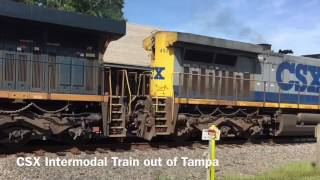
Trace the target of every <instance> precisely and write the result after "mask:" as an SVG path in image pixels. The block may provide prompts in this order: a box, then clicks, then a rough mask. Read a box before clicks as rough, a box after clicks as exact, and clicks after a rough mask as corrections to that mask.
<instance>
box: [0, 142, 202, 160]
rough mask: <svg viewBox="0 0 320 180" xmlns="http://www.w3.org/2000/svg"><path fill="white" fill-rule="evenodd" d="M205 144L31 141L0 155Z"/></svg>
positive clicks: (121, 150) (141, 148) (142, 148)
mask: <svg viewBox="0 0 320 180" xmlns="http://www.w3.org/2000/svg"><path fill="white" fill-rule="evenodd" d="M207 143H208V142H206V141H186V142H182V143H177V142H174V141H170V140H168V139H162V138H157V139H155V140H153V141H151V142H149V141H145V140H142V139H139V138H126V139H125V140H124V141H122V142H120V141H117V140H109V139H108V140H106V139H96V140H92V141H89V142H87V143H82V144H79V143H78V144H64V143H59V142H56V141H51V140H47V141H41V140H33V141H30V142H29V143H28V144H26V145H24V146H22V147H19V148H6V147H3V146H1V147H0V155H10V154H23V153H35V154H39V153H41V152H49V153H56V154H57V155H59V156H60V155H61V156H64V155H65V154H63V152H71V153H72V154H78V152H77V151H79V152H86V153H87V154H91V153H92V154H93V153H94V152H100V153H107V152H108V151H114V152H123V151H131V150H148V149H151V150H158V149H171V148H179V147H184V148H189V149H194V148H195V144H196V145H197V146H199V145H200V146H201V145H206V144H207Z"/></svg>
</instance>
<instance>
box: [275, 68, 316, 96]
mask: <svg viewBox="0 0 320 180" xmlns="http://www.w3.org/2000/svg"><path fill="white" fill-rule="evenodd" d="M285 72H289V74H290V75H289V77H292V75H294V76H295V78H296V79H294V80H290V81H289V82H284V77H285V74H284V73H285ZM276 73H277V74H276V80H277V83H278V85H279V87H280V88H281V89H282V90H285V91H288V90H291V89H292V88H294V90H295V91H300V92H304V91H307V92H314V93H318V92H319V89H320V67H318V66H312V65H305V64H295V63H290V62H283V63H281V64H280V65H279V66H278V69H277V72H276ZM308 74H310V75H309V76H311V79H310V78H308V79H307V76H308ZM309 76H308V77H309ZM308 80H309V81H308Z"/></svg>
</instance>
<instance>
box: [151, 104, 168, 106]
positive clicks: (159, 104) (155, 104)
mask: <svg viewBox="0 0 320 180" xmlns="http://www.w3.org/2000/svg"><path fill="white" fill-rule="evenodd" d="M153 105H154V106H166V104H153Z"/></svg>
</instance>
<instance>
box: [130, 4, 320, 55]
mask: <svg viewBox="0 0 320 180" xmlns="http://www.w3.org/2000/svg"><path fill="white" fill-rule="evenodd" d="M319 9H320V1H319V0H125V8H124V12H125V17H126V19H127V20H128V22H131V23H137V24H143V25H151V26H155V27H159V28H163V29H165V30H169V31H180V32H189V33H194V34H201V35H207V36H213V37H217V38H224V39H230V40H238V41H243V42H249V43H270V44H272V49H273V50H274V51H278V50H279V49H282V50H283V49H292V50H293V51H294V54H295V55H303V54H317V53H319V54H320V11H319Z"/></svg>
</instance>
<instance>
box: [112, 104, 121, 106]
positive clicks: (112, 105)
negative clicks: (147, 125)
mask: <svg viewBox="0 0 320 180" xmlns="http://www.w3.org/2000/svg"><path fill="white" fill-rule="evenodd" d="M111 106H122V104H111Z"/></svg>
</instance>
